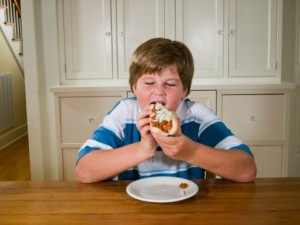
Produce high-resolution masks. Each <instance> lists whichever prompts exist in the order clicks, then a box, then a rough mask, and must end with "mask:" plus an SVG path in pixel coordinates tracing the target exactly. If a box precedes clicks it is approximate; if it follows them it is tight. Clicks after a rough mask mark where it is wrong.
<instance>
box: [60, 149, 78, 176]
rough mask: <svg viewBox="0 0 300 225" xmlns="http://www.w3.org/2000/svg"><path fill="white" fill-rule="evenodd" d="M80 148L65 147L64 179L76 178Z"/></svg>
mask: <svg viewBox="0 0 300 225" xmlns="http://www.w3.org/2000/svg"><path fill="white" fill-rule="evenodd" d="M77 152H78V149H63V150H62V157H63V180H66V181H74V180H76V175H75V169H76V159H77Z"/></svg>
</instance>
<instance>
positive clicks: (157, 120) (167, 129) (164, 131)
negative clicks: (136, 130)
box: [150, 103, 179, 136]
mask: <svg viewBox="0 0 300 225" xmlns="http://www.w3.org/2000/svg"><path fill="white" fill-rule="evenodd" d="M150 109H151V111H152V113H151V115H150V127H151V131H152V132H155V133H158V134H161V135H164V136H170V135H174V134H175V133H176V132H177V130H178V126H179V125H178V119H177V115H176V114H175V112H173V111H170V110H168V109H167V108H166V107H165V106H164V105H162V104H161V103H153V104H151V105H150Z"/></svg>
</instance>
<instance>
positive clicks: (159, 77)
mask: <svg viewBox="0 0 300 225" xmlns="http://www.w3.org/2000/svg"><path fill="white" fill-rule="evenodd" d="M132 89H133V92H134V94H135V95H136V97H137V101H138V103H139V106H140V108H141V109H145V108H146V107H147V108H149V105H150V104H151V103H153V102H160V103H162V104H164V105H165V106H166V107H167V108H168V109H169V110H172V111H176V109H177V107H178V105H179V103H180V100H181V99H183V98H185V97H186V95H187V90H184V89H183V85H182V82H181V80H180V77H179V74H178V72H177V68H176V66H169V67H166V68H165V69H163V70H161V71H160V72H156V73H152V74H143V75H142V76H141V77H140V78H139V79H138V81H137V83H136V85H134V86H133V87H132Z"/></svg>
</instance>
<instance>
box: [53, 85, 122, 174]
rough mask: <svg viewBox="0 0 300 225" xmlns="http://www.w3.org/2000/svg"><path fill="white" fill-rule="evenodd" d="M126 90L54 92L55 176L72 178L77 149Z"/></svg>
mask: <svg viewBox="0 0 300 225" xmlns="http://www.w3.org/2000/svg"><path fill="white" fill-rule="evenodd" d="M123 97H126V91H93V92H91V91H87V89H86V88H84V91H81V92H74V91H69V90H65V91H61V90H59V91H58V92H55V108H56V126H57V155H58V171H59V178H60V179H63V180H75V167H76V165H75V163H76V157H77V152H78V149H79V148H80V147H81V145H82V144H83V143H84V141H86V140H87V139H88V138H90V137H91V136H92V134H93V132H94V131H95V130H96V128H97V126H98V125H99V124H100V123H101V122H102V118H103V117H104V116H105V114H106V113H107V112H108V110H110V109H111V108H112V107H113V106H114V105H115V104H116V103H117V101H118V100H120V99H121V98H123Z"/></svg>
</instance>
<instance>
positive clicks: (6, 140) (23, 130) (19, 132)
mask: <svg viewBox="0 0 300 225" xmlns="http://www.w3.org/2000/svg"><path fill="white" fill-rule="evenodd" d="M26 134H27V124H23V125H21V126H19V127H16V128H15V129H13V130H12V131H10V132H8V133H6V134H4V135H2V136H0V150H1V149H3V148H5V147H6V146H8V145H10V144H11V143H13V142H15V141H16V140H18V139H20V138H21V137H23V136H24V135H26Z"/></svg>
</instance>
